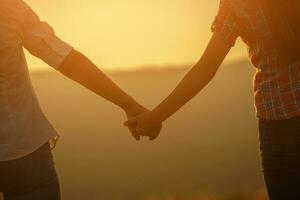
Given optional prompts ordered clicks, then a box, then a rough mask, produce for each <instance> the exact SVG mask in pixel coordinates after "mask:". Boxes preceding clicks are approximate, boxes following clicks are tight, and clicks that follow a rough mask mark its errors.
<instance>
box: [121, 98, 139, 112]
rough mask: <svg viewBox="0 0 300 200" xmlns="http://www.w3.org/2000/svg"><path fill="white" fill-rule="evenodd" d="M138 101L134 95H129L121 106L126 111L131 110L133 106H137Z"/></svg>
mask: <svg viewBox="0 0 300 200" xmlns="http://www.w3.org/2000/svg"><path fill="white" fill-rule="evenodd" d="M137 105H138V103H137V102H136V101H135V100H134V98H132V97H128V98H127V99H126V101H124V102H122V103H121V104H120V105H119V106H120V107H121V108H122V109H123V110H124V111H125V112H127V111H130V110H132V108H134V107H136V106H137Z"/></svg>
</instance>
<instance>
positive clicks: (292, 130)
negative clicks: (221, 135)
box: [259, 117, 300, 200]
mask: <svg viewBox="0 0 300 200" xmlns="http://www.w3.org/2000/svg"><path fill="white" fill-rule="evenodd" d="M259 132H260V150H261V156H262V166H263V173H264V178H265V182H266V186H267V190H268V194H269V197H270V200H300V117H297V118H293V119H288V120H282V121H267V120H262V119H260V120H259Z"/></svg>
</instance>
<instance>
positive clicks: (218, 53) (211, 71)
mask: <svg viewBox="0 0 300 200" xmlns="http://www.w3.org/2000/svg"><path fill="white" fill-rule="evenodd" d="M230 49H231V46H230V45H228V44H225V43H224V41H223V40H221V39H220V38H219V36H218V35H217V34H214V35H213V36H212V38H211V40H210V42H209V44H208V46H207V48H206V50H205V52H204V54H203V56H202V57H201V59H200V60H199V62H198V63H197V64H196V65H195V66H194V67H193V68H192V69H191V70H190V71H189V72H188V73H187V74H186V76H185V77H184V78H183V80H182V81H181V82H180V83H179V84H178V85H177V87H176V88H175V89H174V91H173V92H172V93H171V94H170V95H169V96H168V97H167V98H166V99H165V100H164V101H163V102H162V103H160V104H159V105H158V106H157V107H156V108H155V109H154V110H153V111H152V112H150V113H147V114H145V115H143V116H140V117H136V118H135V119H132V120H129V121H127V122H126V123H125V125H129V124H137V125H138V126H137V131H138V132H139V133H141V134H146V133H149V132H150V131H151V130H153V129H154V128H155V127H157V126H158V125H159V124H161V123H162V122H164V121H165V120H166V119H168V118H169V117H170V116H172V115H173V114H174V113H175V112H176V111H177V110H179V109H180V108H181V107H182V106H183V105H185V104H186V103H187V102H188V101H190V100H191V99H192V98H193V97H194V96H195V95H197V94H198V93H199V92H200V91H201V90H202V89H203V88H204V87H205V86H206V85H207V84H208V83H209V82H210V81H211V80H212V78H213V77H214V75H215V74H216V72H217V70H218V68H219V66H220V65H221V64H222V62H223V60H224V58H225V57H226V55H227V54H228V52H229V50H230Z"/></svg>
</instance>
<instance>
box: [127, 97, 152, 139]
mask: <svg viewBox="0 0 300 200" xmlns="http://www.w3.org/2000/svg"><path fill="white" fill-rule="evenodd" d="M124 110H125V112H126V115H127V119H131V118H134V117H136V116H139V115H142V114H143V113H146V112H149V110H148V109H146V108H145V107H143V106H141V105H139V104H138V103H136V104H133V105H131V106H128V107H127V108H125V109H124ZM127 128H128V129H129V130H130V132H131V134H132V136H133V137H134V138H135V139H136V140H137V141H139V140H140V134H139V133H138V132H137V131H136V125H134V124H133V125H128V126H127Z"/></svg>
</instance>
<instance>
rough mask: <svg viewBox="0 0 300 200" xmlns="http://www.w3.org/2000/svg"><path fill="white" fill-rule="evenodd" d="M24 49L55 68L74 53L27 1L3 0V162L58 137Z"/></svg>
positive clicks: (0, 95)
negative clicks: (38, 94) (41, 101)
mask: <svg viewBox="0 0 300 200" xmlns="http://www.w3.org/2000/svg"><path fill="white" fill-rule="evenodd" d="M23 48H26V49H27V50H28V51H29V52H30V53H31V54H33V55H34V56H36V57H39V58H40V59H42V60H43V61H45V62H46V63H47V64H49V65H50V66H52V67H53V68H55V69H58V67H59V66H60V64H61V63H62V62H63V61H64V59H65V58H66V56H67V55H68V54H69V53H70V52H71V51H72V47H71V46H69V45H68V44H66V43H65V42H63V41H62V40H60V39H59V38H58V37H57V36H56V35H55V33H54V31H53V29H52V28H51V27H50V26H49V25H48V24H47V23H45V22H42V21H40V19H39V18H38V16H37V15H36V14H35V13H34V12H33V11H32V10H31V9H30V7H29V6H28V5H27V4H26V3H25V2H24V1H22V0H0V161H7V160H13V159H17V158H20V157H23V156H25V155H28V154H30V153H32V152H33V151H35V150H36V149H38V148H39V147H40V146H41V145H43V144H45V143H46V142H47V141H49V140H51V139H54V138H56V137H57V136H58V134H57V132H56V131H55V129H54V128H53V127H52V125H51V124H50V123H49V121H48V120H47V118H46V117H45V116H44V114H43V112H42V110H41V108H40V105H39V104H38V101H37V98H36V95H35V93H34V91H33V88H32V84H31V80H30V77H29V72H28V67H27V64H26V60H25V56H24V51H23Z"/></svg>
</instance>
